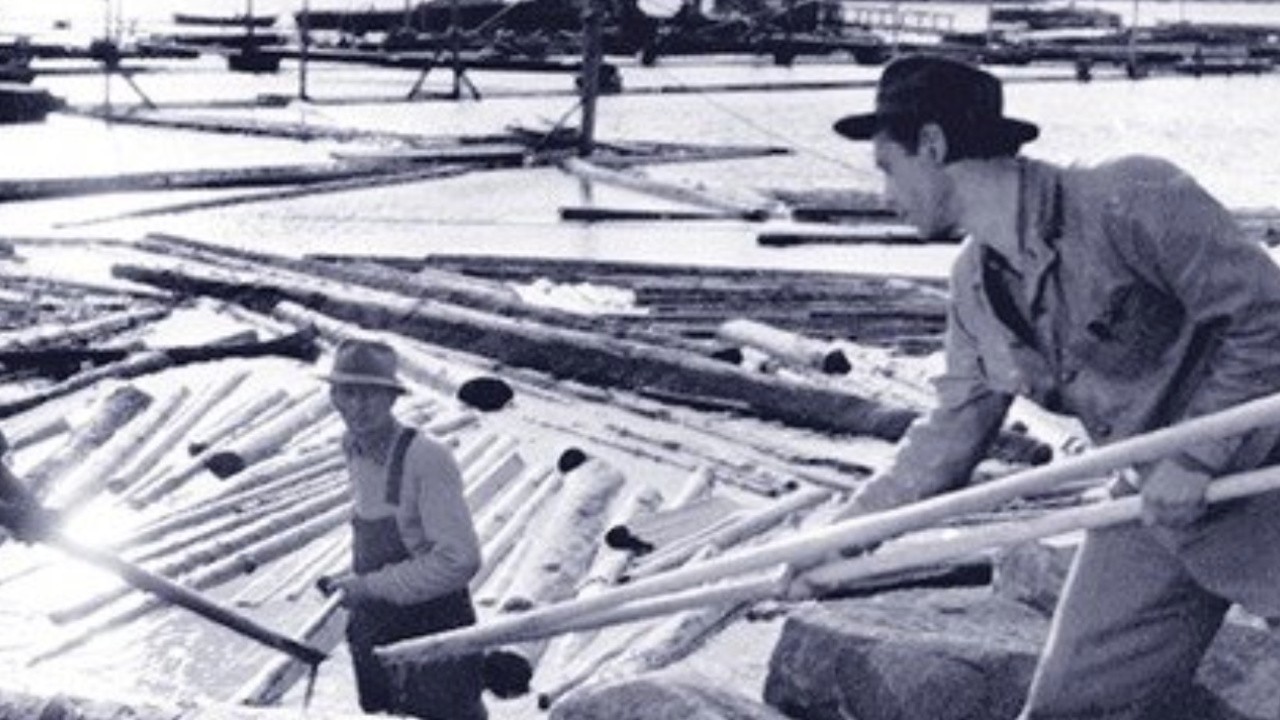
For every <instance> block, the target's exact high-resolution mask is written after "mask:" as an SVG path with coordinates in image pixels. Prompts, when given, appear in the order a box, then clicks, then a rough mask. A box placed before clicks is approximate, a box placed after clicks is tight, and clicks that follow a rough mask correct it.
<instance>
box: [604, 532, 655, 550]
mask: <svg viewBox="0 0 1280 720" xmlns="http://www.w3.org/2000/svg"><path fill="white" fill-rule="evenodd" d="M604 542H605V544H606V545H608V546H609V547H611V548H613V549H614V550H628V551H630V552H632V553H634V554H635V555H637V556H639V555H645V554H648V553H651V552H653V545H652V544H650V543H647V542H645V541H644V540H642V539H641V538H638V537H636V536H635V535H634V534H632V532H631V531H630V530H628V529H627V527H626V526H625V525H615V526H614V527H611V528H609V530H608V532H606V533H605V534H604Z"/></svg>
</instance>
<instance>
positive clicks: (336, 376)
mask: <svg viewBox="0 0 1280 720" xmlns="http://www.w3.org/2000/svg"><path fill="white" fill-rule="evenodd" d="M396 364H397V362H396V351H395V350H393V349H392V348H391V346H390V345H388V344H386V343H384V342H378V341H376V340H352V339H348V340H343V341H342V342H341V343H339V344H338V349H337V350H336V351H335V352H334V355H333V370H332V371H331V372H329V374H327V375H321V376H320V377H321V379H322V380H325V381H328V382H331V383H334V384H336V385H369V386H374V387H384V388H389V389H391V390H395V391H397V392H407V390H406V389H405V386H404V385H402V384H400V381H399V380H398V379H397V378H396Z"/></svg>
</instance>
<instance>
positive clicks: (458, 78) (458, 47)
mask: <svg viewBox="0 0 1280 720" xmlns="http://www.w3.org/2000/svg"><path fill="white" fill-rule="evenodd" d="M449 49H450V51H451V52H452V53H453V93H452V94H451V95H450V97H452V98H453V99H454V100H458V99H460V98H461V97H462V73H463V67H462V6H461V5H460V4H459V2H458V0H449Z"/></svg>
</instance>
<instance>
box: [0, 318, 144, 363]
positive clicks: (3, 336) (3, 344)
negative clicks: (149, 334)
mask: <svg viewBox="0 0 1280 720" xmlns="http://www.w3.org/2000/svg"><path fill="white" fill-rule="evenodd" d="M168 314H169V308H167V307H163V306H150V307H143V308H137V309H130V310H125V311H122V312H118V313H111V314H109V315H103V316H100V317H95V318H92V319H89V320H82V321H80V322H76V323H71V324H68V325H62V326H54V327H50V326H47V325H41V326H36V327H29V328H24V329H22V330H17V331H12V330H11V331H8V332H3V333H0V350H3V351H6V352H11V351H17V350H39V349H41V348H49V347H56V346H62V347H70V346H76V345H84V344H85V343H88V342H90V341H94V340H99V339H101V338H104V337H109V336H111V335H114V334H116V333H119V332H121V331H123V330H128V329H129V328H132V327H136V326H138V325H145V324H147V323H151V322H155V321H156V320H159V319H161V318H163V317H165V316H166V315H168ZM0 362H4V360H3V359H0Z"/></svg>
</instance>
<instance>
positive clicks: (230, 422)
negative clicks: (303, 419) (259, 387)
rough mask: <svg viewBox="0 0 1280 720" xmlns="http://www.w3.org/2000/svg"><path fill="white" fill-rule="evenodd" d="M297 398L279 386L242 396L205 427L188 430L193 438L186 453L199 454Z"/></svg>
mask: <svg viewBox="0 0 1280 720" xmlns="http://www.w3.org/2000/svg"><path fill="white" fill-rule="evenodd" d="M301 400H302V395H290V394H289V392H288V391H287V390H285V389H283V388H276V389H275V390H271V391H270V392H266V393H263V394H259V395H255V396H254V397H252V398H246V399H245V400H244V401H242V402H241V403H239V404H237V405H235V406H232V407H229V408H227V410H226V412H225V413H224V414H223V415H222V416H221V417H219V418H217V419H216V420H213V421H211V422H208V423H207V424H208V428H199V427H197V428H196V430H195V431H194V432H192V433H191V436H192V437H193V438H195V439H193V440H192V441H191V442H190V443H188V444H187V452H189V453H190V454H192V455H199V454H200V453H202V452H204V451H205V450H207V449H209V448H210V447H212V446H214V445H217V444H218V443H219V442H222V441H223V440H225V439H227V438H228V437H229V436H231V435H233V434H235V433H237V432H244V431H246V430H247V429H248V428H249V427H252V426H255V425H258V424H260V423H262V422H265V421H266V420H267V419H269V417H270V415H269V414H268V413H269V412H270V411H278V410H279V409H280V408H282V407H286V408H287V407H291V406H293V405H295V404H297V403H298V402H300V401H301ZM206 420H207V417H206Z"/></svg>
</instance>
